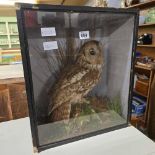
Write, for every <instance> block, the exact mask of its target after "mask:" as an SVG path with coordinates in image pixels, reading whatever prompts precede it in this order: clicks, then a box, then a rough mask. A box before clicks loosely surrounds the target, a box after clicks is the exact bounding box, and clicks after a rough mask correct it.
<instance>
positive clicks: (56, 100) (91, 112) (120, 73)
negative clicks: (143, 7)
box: [24, 10, 134, 145]
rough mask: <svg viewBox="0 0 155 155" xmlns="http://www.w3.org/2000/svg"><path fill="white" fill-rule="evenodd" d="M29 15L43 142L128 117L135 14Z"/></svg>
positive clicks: (60, 139)
mask: <svg viewBox="0 0 155 155" xmlns="http://www.w3.org/2000/svg"><path fill="white" fill-rule="evenodd" d="M24 16H25V28H26V33H27V38H28V46H29V56H30V64H31V71H32V80H33V91H34V92H33V94H34V100H35V108H36V109H35V110H36V115H37V124H38V135H39V144H40V145H45V144H49V143H53V142H58V141H62V140H65V139H68V138H72V137H75V136H79V135H84V134H87V133H91V132H94V131H98V130H102V129H107V128H110V127H114V126H118V125H122V124H125V123H127V116H128V95H129V83H130V66H131V55H132V40H133V29H134V16H133V15H132V14H127V13H99V12H97V13H77V12H76V13H75V12H43V11H32V10H31V11H29V10H26V11H25V12H24Z"/></svg>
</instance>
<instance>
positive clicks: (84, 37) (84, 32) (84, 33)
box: [79, 31, 89, 39]
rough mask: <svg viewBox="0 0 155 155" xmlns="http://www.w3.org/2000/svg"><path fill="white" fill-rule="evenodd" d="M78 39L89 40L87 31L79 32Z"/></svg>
mask: <svg viewBox="0 0 155 155" xmlns="http://www.w3.org/2000/svg"><path fill="white" fill-rule="evenodd" d="M79 37H80V39H89V31H81V32H79Z"/></svg>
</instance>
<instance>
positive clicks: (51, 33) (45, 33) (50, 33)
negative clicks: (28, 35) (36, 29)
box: [41, 27, 56, 37]
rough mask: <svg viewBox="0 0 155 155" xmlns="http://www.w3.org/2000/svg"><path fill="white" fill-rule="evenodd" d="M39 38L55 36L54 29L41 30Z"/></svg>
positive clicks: (45, 28)
mask: <svg viewBox="0 0 155 155" xmlns="http://www.w3.org/2000/svg"><path fill="white" fill-rule="evenodd" d="M41 36H42V37H47V36H56V31H55V27H44V28H41Z"/></svg>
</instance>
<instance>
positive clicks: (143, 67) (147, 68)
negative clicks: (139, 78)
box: [135, 65, 152, 71]
mask: <svg viewBox="0 0 155 155" xmlns="http://www.w3.org/2000/svg"><path fill="white" fill-rule="evenodd" d="M135 68H140V69H144V70H149V71H150V70H152V68H150V67H145V66H140V65H135Z"/></svg>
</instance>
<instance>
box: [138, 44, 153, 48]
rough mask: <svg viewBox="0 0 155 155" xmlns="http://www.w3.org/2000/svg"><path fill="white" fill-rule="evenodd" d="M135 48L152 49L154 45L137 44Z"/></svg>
mask: <svg viewBox="0 0 155 155" xmlns="http://www.w3.org/2000/svg"><path fill="white" fill-rule="evenodd" d="M137 47H149V48H154V47H155V45H139V44H137Z"/></svg>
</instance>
